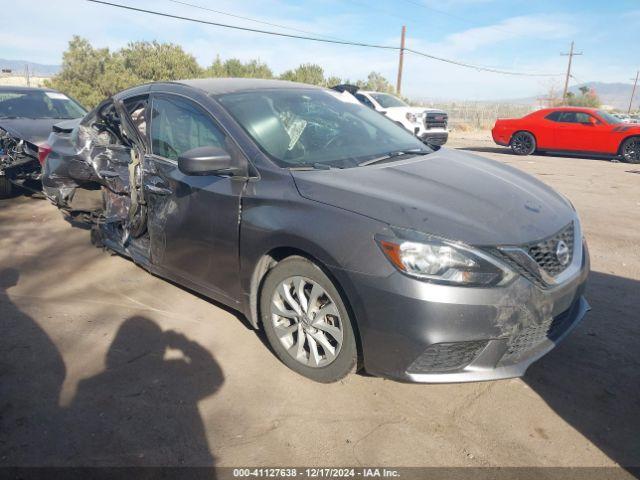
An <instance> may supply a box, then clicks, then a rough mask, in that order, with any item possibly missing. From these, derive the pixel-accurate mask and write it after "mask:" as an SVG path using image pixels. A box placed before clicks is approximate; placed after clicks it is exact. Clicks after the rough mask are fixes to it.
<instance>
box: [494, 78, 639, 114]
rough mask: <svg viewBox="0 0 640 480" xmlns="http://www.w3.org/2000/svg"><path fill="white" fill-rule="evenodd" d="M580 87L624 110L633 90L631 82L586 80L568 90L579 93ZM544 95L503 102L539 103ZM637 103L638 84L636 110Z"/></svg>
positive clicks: (636, 100)
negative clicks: (589, 89) (586, 88)
mask: <svg viewBox="0 0 640 480" xmlns="http://www.w3.org/2000/svg"><path fill="white" fill-rule="evenodd" d="M580 87H588V88H591V89H593V90H595V92H596V94H597V95H598V97H600V100H601V101H602V105H609V106H611V107H613V108H616V109H618V110H622V111H625V112H626V111H627V108H628V107H629V97H631V91H632V90H633V84H631V83H605V82H587V83H582V84H580V85H576V86H573V87H569V91H570V92H573V93H575V94H579V93H580ZM556 95H562V91H559V92H558V91H556ZM544 96H545V95H538V96H536V97H526V98H516V99H510V100H505V102H508V103H512V104H514V105H540V104H541V100H542V98H543V97H544ZM639 104H640V85H638V89H637V90H636V95H635V97H634V100H633V109H634V110H636V109H638V108H640V106H639Z"/></svg>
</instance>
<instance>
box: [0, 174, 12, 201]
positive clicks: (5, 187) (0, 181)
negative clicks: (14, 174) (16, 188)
mask: <svg viewBox="0 0 640 480" xmlns="http://www.w3.org/2000/svg"><path fill="white" fill-rule="evenodd" d="M12 193H13V184H12V183H11V182H10V181H9V180H8V179H7V177H0V198H8V197H10V196H11V194H12Z"/></svg>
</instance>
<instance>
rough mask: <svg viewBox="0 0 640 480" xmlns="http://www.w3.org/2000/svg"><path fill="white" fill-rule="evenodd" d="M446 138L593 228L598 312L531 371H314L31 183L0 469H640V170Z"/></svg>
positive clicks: (18, 203)
mask: <svg viewBox="0 0 640 480" xmlns="http://www.w3.org/2000/svg"><path fill="white" fill-rule="evenodd" d="M449 146H450V147H456V148H463V149H466V150H470V151H473V152H475V153H477V154H479V155H483V156H486V157H490V158H493V159H497V160H499V161H501V162H504V163H508V164H510V165H513V166H515V167H517V168H520V169H522V170H524V171H527V172H529V173H532V174H534V175H536V176H537V177H538V178H540V179H541V180H543V181H544V182H546V183H548V184H549V185H551V186H553V187H555V188H556V189H558V190H559V191H560V192H562V193H564V194H565V195H567V196H568V197H569V198H570V199H571V201H572V202H573V203H574V205H575V206H576V208H577V210H578V211H579V212H580V216H581V218H582V221H583V226H584V231H585V235H586V238H587V241H588V244H589V248H590V251H591V260H592V269H593V272H592V274H591V277H590V285H589V289H588V299H589V301H590V303H591V305H592V307H593V310H592V311H591V312H590V313H589V314H588V316H587V317H586V319H585V320H584V322H583V323H582V324H581V325H580V326H579V327H578V328H577V329H576V330H575V331H574V332H573V334H572V335H571V336H570V337H569V338H567V339H566V340H565V342H564V343H562V344H561V345H560V346H559V347H558V348H557V349H555V350H554V351H552V352H551V353H550V354H549V355H547V356H546V357H544V358H543V359H542V360H540V361H539V362H537V363H536V364H534V365H533V366H532V367H531V368H530V369H529V371H528V373H527V374H526V376H525V377H524V378H522V379H514V380H504V381H497V382H488V383H475V384H460V385H411V384H400V383H396V382H392V381H388V380H384V379H381V378H375V377H370V376H367V375H363V374H358V375H352V376H350V377H349V378H347V379H345V380H344V381H342V382H339V383H337V384H332V385H321V384H316V383H313V382H311V381H309V380H306V379H305V378H302V377H300V376H298V375H296V374H295V373H293V372H291V371H290V370H288V369H287V368H286V367H285V366H283V365H282V364H281V363H280V362H278V360H277V359H276V358H275V357H274V356H273V355H272V354H271V353H270V351H269V350H268V348H267V347H266V346H265V345H264V344H263V340H262V338H261V336H260V335H258V334H256V333H255V332H254V331H253V330H251V329H250V328H249V327H248V326H247V322H246V320H244V319H243V318H241V317H240V316H239V315H237V314H236V313H234V312H233V311H230V310H228V309H225V308H222V307H221V306H220V305H218V304H216V303H213V302H210V301H208V300H206V299H204V298H201V297H199V296H196V295H194V294H192V293H191V292H189V291H187V290H185V289H182V288H180V287H178V286H176V285H173V284H171V283H169V282H166V281H164V280H161V279H159V278H156V277H154V276H152V275H150V274H148V273H146V272H145V271H143V270H142V269H140V268H138V267H136V266H135V265H134V264H133V263H131V262H130V261H127V260H125V259H123V258H120V257H118V256H113V255H110V254H109V253H107V252H104V251H101V250H99V249H97V248H94V247H93V246H92V245H91V244H90V241H89V233H88V232H87V231H86V230H82V229H79V228H73V227H72V226H71V225H69V224H68V223H67V222H66V221H65V220H63V218H62V216H61V215H60V213H59V212H58V211H57V210H56V209H55V208H54V207H53V206H51V205H50V204H49V203H48V202H46V201H44V200H38V199H36V198H29V197H27V196H20V197H16V198H12V199H9V200H3V201H1V202H0V466H6V465H29V466H33V465H119V466H120V465H176V466H181V465H212V464H215V465H217V466H246V465H257V466H306V465H316V466H345V465H350V466H371V465H378V466H611V465H626V466H629V465H640V433H639V432H640V347H639V345H638V343H639V341H640V174H637V173H630V171H632V170H638V171H640V166H630V165H627V164H624V163H612V162H609V161H606V160H598V159H582V158H580V159H578V158H566V157H561V156H551V155H546V156H531V157H526V158H523V157H516V156H514V155H511V154H510V153H509V151H508V150H507V149H504V148H499V147H496V146H495V145H493V144H492V142H491V141H490V139H489V138H488V134H487V133H481V134H477V133H474V134H471V133H460V134H458V135H453V137H452V139H451V142H450V145H449Z"/></svg>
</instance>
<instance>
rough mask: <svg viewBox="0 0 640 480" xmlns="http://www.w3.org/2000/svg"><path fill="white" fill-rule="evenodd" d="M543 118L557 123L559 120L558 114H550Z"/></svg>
mask: <svg viewBox="0 0 640 480" xmlns="http://www.w3.org/2000/svg"><path fill="white" fill-rule="evenodd" d="M544 118H546V119H547V120H551V121H552V122H557V121H559V120H560V112H551V113H550V114H549V115H547V116H546V117H544Z"/></svg>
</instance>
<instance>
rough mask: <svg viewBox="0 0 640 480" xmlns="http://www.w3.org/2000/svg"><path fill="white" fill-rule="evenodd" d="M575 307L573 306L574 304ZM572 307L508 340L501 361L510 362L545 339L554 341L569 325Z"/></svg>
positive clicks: (528, 327)
mask: <svg viewBox="0 0 640 480" xmlns="http://www.w3.org/2000/svg"><path fill="white" fill-rule="evenodd" d="M574 306H575V304H574ZM572 311H573V307H572V308H569V309H567V310H565V311H564V312H562V313H560V314H558V315H556V316H555V317H553V318H551V319H548V320H546V321H544V322H542V323H536V324H531V325H529V326H527V327H525V328H523V329H522V330H520V332H518V333H517V334H515V335H514V336H513V337H511V339H510V340H509V343H508V346H507V351H506V353H505V354H504V356H503V357H502V361H503V362H504V361H505V360H506V361H508V360H512V359H514V358H517V357H519V356H520V355H521V354H523V353H526V352H528V351H529V350H531V349H532V348H535V347H536V346H538V345H539V344H540V343H542V342H543V341H544V340H545V339H546V338H548V339H550V340H556V339H557V338H558V337H560V336H561V335H562V333H563V332H565V331H566V329H567V328H568V327H569V325H570V320H571V318H572V316H571V312H572Z"/></svg>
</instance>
